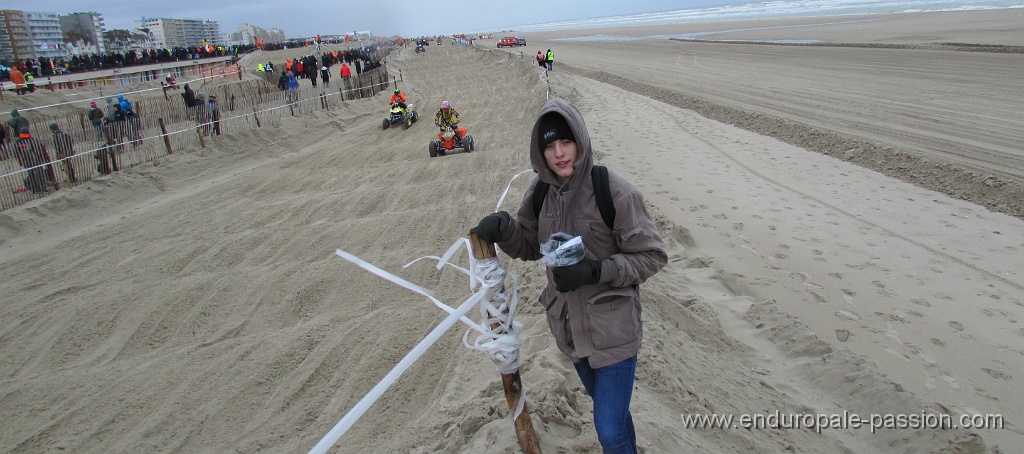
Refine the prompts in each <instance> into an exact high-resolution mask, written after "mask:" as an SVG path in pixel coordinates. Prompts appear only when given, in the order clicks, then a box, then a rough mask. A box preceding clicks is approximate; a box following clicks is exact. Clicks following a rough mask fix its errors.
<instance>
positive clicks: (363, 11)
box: [0, 0, 746, 38]
mask: <svg viewBox="0 0 1024 454" xmlns="http://www.w3.org/2000/svg"><path fill="white" fill-rule="evenodd" d="M2 1H3V5H2V6H0V8H3V9H15V10H24V11H32V12H51V13H57V14H68V13H78V12H96V13H100V14H101V15H102V16H103V21H104V23H106V28H107V29H108V30H111V29H129V30H131V29H134V27H135V21H137V20H139V19H140V18H142V17H149V18H174V19H201V20H212V21H216V22H218V23H219V24H220V30H221V33H231V32H234V31H235V30H236V29H237V28H238V26H239V25H241V24H244V23H249V24H253V25H257V26H260V27H263V28H272V27H276V28H280V29H282V30H284V32H285V35H287V36H288V37H289V38H298V37H307V36H315V35H317V34H321V35H332V34H341V33H346V32H352V31H370V32H372V33H373V34H375V35H381V36H390V35H401V36H407V37H412V36H420V35H440V34H443V35H448V34H452V33H462V32H473V31H481V30H495V29H496V30H503V29H508V28H510V27H512V26H515V25H527V24H537V23H542V22H553V21H559V20H569V19H583V18H590V17H603V16H615V15H621V14H633V13H644V12H655V11H667V10H675V9H689V8H702V7H705V6H709V5H720V4H730V3H733V4H735V3H746V2H745V1H742V0H688V1H678V0H677V1H672V0H625V1H615V2H608V1H601V0H513V1H508V0H498V1H494V0H448V1H445V0H441V1H432V0H418V1H408V0H390V1H389V0H382V1H372V0H371V1H360V2H352V1H344V2H343V1H331V0H326V1H325V0H284V1H282V0H213V1H209V0H205V1H197V0H181V1H176V0H127V1H124V0H122V1H110V0H2Z"/></svg>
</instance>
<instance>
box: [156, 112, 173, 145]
mask: <svg viewBox="0 0 1024 454" xmlns="http://www.w3.org/2000/svg"><path fill="white" fill-rule="evenodd" d="M159 120H160V133H161V135H163V138H164V145H165V146H167V154H174V150H173V149H171V137H170V136H168V135H167V126H165V125H164V118H163V117H160V118H159Z"/></svg>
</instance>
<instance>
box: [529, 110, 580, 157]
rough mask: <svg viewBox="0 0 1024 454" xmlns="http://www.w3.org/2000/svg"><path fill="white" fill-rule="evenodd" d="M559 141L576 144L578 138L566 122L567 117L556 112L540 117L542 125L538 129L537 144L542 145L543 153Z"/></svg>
mask: <svg viewBox="0 0 1024 454" xmlns="http://www.w3.org/2000/svg"><path fill="white" fill-rule="evenodd" d="M558 139H569V140H571V141H573V142H575V141H576V136H574V135H573V134H572V128H570V127H569V123H568V122H567V121H565V117H563V116H562V115H561V114H559V113H556V112H548V113H546V114H544V116H543V117H540V125H539V127H538V128H537V143H538V144H539V145H540V149H541V151H544V149H545V148H547V146H548V144H550V143H551V142H554V141H556V140H558Z"/></svg>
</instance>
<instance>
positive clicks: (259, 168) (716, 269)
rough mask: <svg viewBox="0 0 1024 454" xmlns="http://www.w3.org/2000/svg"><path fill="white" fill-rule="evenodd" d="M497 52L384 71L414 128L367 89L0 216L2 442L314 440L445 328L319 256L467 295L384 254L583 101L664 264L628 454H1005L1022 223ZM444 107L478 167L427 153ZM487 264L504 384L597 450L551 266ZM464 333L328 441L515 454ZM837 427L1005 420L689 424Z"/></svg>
mask: <svg viewBox="0 0 1024 454" xmlns="http://www.w3.org/2000/svg"><path fill="white" fill-rule="evenodd" d="M590 49H592V50H593V49H600V46H597V47H590ZM644 49H646V50H648V51H649V52H650V53H651V54H650V55H651V56H652V59H651V61H652V63H651V64H650V65H649V67H648V68H647V69H646V71H647V72H649V73H651V74H660V73H662V72H664V73H668V72H669V71H670V70H671V69H672V68H673V67H674V63H671V59H666V60H665V61H670V63H669V64H662V63H658V62H659V61H660V60H659V59H657V58H654V57H657V56H659V55H662V54H661V53H660V52H661V50H660V44H654V45H651V46H650V47H644ZM293 51H294V52H301V51H302V50H301V49H299V50H293ZM283 52H287V51H283ZM295 55H298V54H297V53H296V54H295ZM510 55H511V56H512V57H515V56H516V54H515V53H511V54H510V53H509V52H505V51H500V52H499V51H492V50H490V49H480V50H477V49H471V48H466V47H456V46H449V45H444V46H436V45H432V46H429V48H428V51H427V52H426V53H424V54H415V53H414V52H413V51H412V49H411V48H409V49H406V50H403V51H401V52H400V53H399V54H397V55H396V56H395V57H394V58H393V59H391V60H390V61H389V67H390V68H392V69H401V74H402V76H403V78H404V81H402V82H400V86H401V88H402V89H403V91H404V92H406V93H407V94H408V95H409V96H410V101H411V102H413V103H414V104H415V105H416V106H417V109H418V110H419V113H420V116H421V120H420V122H419V123H417V124H415V125H413V127H412V128H410V129H408V130H404V129H402V128H392V129H389V130H386V131H382V130H381V129H380V120H381V119H382V118H383V116H384V115H385V109H386V105H387V102H386V97H384V96H378V97H376V98H370V99H363V100H357V101H351V102H347V103H346V104H345V105H344V107H343V108H341V109H333V110H331V111H330V112H326V111H322V112H314V113H311V114H304V115H300V116H296V117H290V116H285V117H284V118H283V119H282V125H281V127H280V128H275V129H273V130H258V131H254V132H237V133H229V134H228V135H226V136H223V137H220V138H215V139H214V140H212V141H211V142H210V143H209V144H208V146H209V148H207V149H205V150H199V149H193V150H188V151H185V152H182V153H176V154H175V155H174V156H172V157H167V158H164V159H161V160H159V162H157V163H156V164H155V165H153V166H149V167H139V168H134V169H130V170H128V171H125V172H122V173H120V174H118V175H114V176H111V177H108V178H101V179H98V180H96V181H94V182H92V183H90V184H88V185H84V186H82V187H77V188H74V189H73V190H70V191H63V192H61V193H58V194H57V195H55V196H53V197H51V198H47V199H43V200H40V201H37V202H34V203H32V204H30V205H26V206H23V207H18V208H16V209H13V210H8V211H6V212H4V213H0V232H2V233H3V236H2V239H3V243H0V248H3V250H4V253H3V255H2V257H0V271H2V273H3V275H4V279H3V280H2V281H0V293H2V294H5V295H14V297H13V298H5V303H4V305H3V308H0V313H2V314H3V317H2V320H4V322H3V324H2V325H0V346H2V348H3V350H4V351H5V354H4V356H3V357H2V359H0V371H2V372H3V373H2V375H0V376H2V378H0V404H2V406H3V408H5V409H11V410H10V411H9V412H8V411H5V416H4V417H3V422H4V424H2V425H0V451H3V452H56V451H58V450H74V451H76V452H97V453H99V452H132V451H139V450H146V451H154V452H166V451H184V452H211V453H214V452H224V451H231V450H234V451H237V452H307V451H308V449H309V448H310V447H312V446H313V445H314V444H315V443H316V442H317V441H318V440H319V439H320V438H321V437H322V436H323V435H324V434H325V433H326V431H327V430H329V429H330V427H331V426H333V425H334V424H335V423H336V422H337V421H338V420H339V419H340V418H341V417H342V416H343V415H344V413H345V412H346V411H347V410H348V408H350V407H351V406H352V405H353V404H354V403H355V402H357V401H358V400H359V399H360V398H361V397H362V396H363V395H364V394H365V393H366V392H367V391H368V390H369V389H370V388H371V387H372V386H373V385H374V384H376V382H377V380H379V379H380V378H381V377H383V375H384V374H385V373H386V372H387V371H388V370H389V369H390V368H391V367H392V366H393V365H394V364H395V363H397V362H398V360H399V359H400V358H401V357H402V356H403V355H404V354H405V353H406V352H407V351H408V350H409V349H410V348H411V347H412V346H413V345H414V344H415V343H416V342H418V341H419V340H420V339H421V338H422V337H423V336H424V335H425V334H426V333H427V332H428V331H429V330H430V329H431V328H432V327H433V326H434V325H435V324H436V323H437V322H438V321H439V320H440V319H441V318H442V316H443V314H442V313H441V312H440V311H438V310H437V309H436V308H434V307H433V305H432V304H430V303H429V302H427V301H425V300H422V299H421V298H418V297H416V296H414V295H411V294H409V292H406V291H404V290H401V289H399V288H397V287H395V286H392V285H390V284H388V283H386V282H384V281H382V280H381V279H379V278H377V277H375V276H372V275H370V274H369V273H366V272H365V271H363V270H361V269H358V268H357V267H355V266H353V265H351V264H348V263H347V262H344V261H343V260H341V259H339V258H337V257H336V256H334V255H333V251H334V249H336V248H342V249H345V250H347V251H349V252H351V253H353V254H356V255H357V256H360V257H361V258H364V259H366V260H368V261H370V262H371V263H374V264H375V265H377V266H380V267H382V268H384V269H387V270H389V271H392V272H394V273H396V274H398V275H400V276H402V277H403V278H405V279H408V280H410V281H412V282H415V283H417V284H420V285H422V286H424V287H428V288H432V289H435V294H436V295H437V296H438V297H439V298H441V299H442V300H446V301H456V300H461V299H460V297H463V296H464V295H466V293H467V284H466V282H465V279H464V278H463V276H461V275H459V274H457V273H451V272H439V271H437V270H435V269H434V268H432V267H430V266H429V265H426V264H424V265H423V266H412V267H410V268H405V269H403V268H402V265H403V264H405V263H407V262H408V261H410V260H412V259H414V258H417V257H420V256H424V255H431V254H439V253H441V252H443V250H444V249H445V248H447V247H448V245H450V244H451V243H452V242H453V241H455V239H457V238H459V237H460V236H462V235H464V234H465V233H466V232H467V231H468V229H469V228H470V227H472V226H475V224H476V222H477V221H478V220H479V218H480V217H482V216H483V215H486V214H488V213H489V212H490V211H491V210H493V209H494V204H495V203H496V201H497V199H498V197H499V195H500V194H501V191H502V190H504V188H505V184H506V182H507V181H508V179H509V178H510V177H511V176H512V175H514V174H515V173H517V172H519V171H521V170H524V169H526V168H528V165H529V159H528V156H527V152H526V149H527V146H528V140H529V138H528V131H529V129H530V126H531V124H532V120H533V115H534V114H535V113H536V111H537V110H538V109H539V108H540V106H541V105H542V104H543V102H544V100H545V96H546V94H547V93H548V92H549V91H550V93H551V94H553V95H555V96H561V97H565V98H567V99H570V100H572V101H573V102H576V103H577V104H578V105H579V106H580V107H581V109H582V111H583V113H584V115H585V118H586V121H587V124H588V127H589V129H590V131H591V133H592V135H593V140H594V146H595V150H596V151H597V153H598V159H599V162H600V163H602V164H606V165H608V166H609V167H610V168H611V169H612V170H613V171H615V172H619V173H621V174H623V175H625V176H626V177H627V178H629V179H630V180H631V181H633V182H634V183H635V184H636V185H637V186H638V187H639V188H640V189H641V190H642V191H643V193H644V194H645V198H646V200H647V202H648V204H649V206H650V207H651V211H652V214H654V215H655V216H656V218H657V220H658V223H659V227H660V228H661V231H662V234H663V236H664V237H665V239H666V243H667V246H668V252H669V256H670V263H669V265H668V266H667V267H666V268H665V270H664V271H663V272H661V273H659V274H658V275H656V276H655V277H654V278H653V279H652V280H651V281H650V282H648V283H647V284H645V285H644V286H643V298H644V320H645V327H646V336H645V343H644V347H643V348H642V350H641V356H640V362H639V365H638V372H637V389H636V391H635V394H634V405H633V409H634V416H635V418H636V421H637V429H638V437H639V440H638V444H639V445H640V446H641V448H642V449H643V450H644V452H683V451H687V450H690V451H700V452H780V451H795V452H937V451H940V450H943V449H947V450H952V449H954V448H956V449H959V450H960V452H974V453H981V452H985V451H986V450H987V451H989V452H996V449H997V448H995V447H996V446H1000V445H1001V446H1003V449H1007V448H1009V447H1012V446H1013V445H1012V444H1011V443H1012V441H1013V440H1015V439H1017V438H1019V436H1020V433H1021V428H1020V427H1019V426H1018V425H1017V424H1016V421H1019V420H1020V417H1021V416H1022V415H1021V414H1020V409H1021V408H1024V405H1021V402H1019V401H1017V400H1016V399H1019V398H1016V397H1014V396H1016V395H1017V394H1018V393H1016V391H1015V390H1016V388H1018V387H1019V385H1018V382H1019V380H1020V379H1021V376H1022V374H1024V369H1021V367H1020V364H1021V362H1020V355H1021V352H1022V351H1024V345H1022V340H1021V331H1020V328H1019V327H1018V326H1017V321H1018V320H1019V318H1020V314H1021V309H1020V308H1021V307H1022V302H1021V300H1020V295H1021V293H1020V287H1021V285H1024V282H1022V281H1021V277H1020V276H1019V275H1018V274H1016V273H1017V272H1016V270H1019V269H1021V265H1022V264H1021V263H1019V262H1020V260H1021V259H1020V254H1018V253H1015V252H1017V251H1019V248H1021V247H1024V224H1022V223H1021V221H1020V219H1018V218H1014V217H1011V216H1007V215H1003V214H999V213H993V212H991V211H988V210H986V209H984V208H983V207H980V206H978V205H974V204H971V203H968V202H965V201H962V200H956V199H953V198H950V197H947V196H945V195H942V194H939V193H936V192H932V191H929V190H926V189H923V188H921V187H918V186H913V185H911V184H908V183H904V182H902V181H899V180H896V179H893V178H889V177H886V176H884V175H881V174H879V173H877V172H874V171H871V170H868V169H865V168H864V167H860V166H857V165H853V164H851V163H848V162H844V161H842V160H838V159H834V158H832V157H828V156H824V155H822V154H820V153H815V152H811V151H808V150H805V149H802V148H799V147H796V146H793V145H789V144H786V143H784V142H781V141H779V140H776V139H774V138H772V137H768V136H764V135H760V134H756V133H752V132H749V131H746V130H744V129H741V128H738V127H735V126H732V125H728V124H723V123H720V122H717V121H712V120H709V119H707V118H705V117H702V116H700V115H698V114H696V113H694V112H693V111H689V110H685V109H682V108H679V107H678V106H675V105H672V104H669V103H665V102H663V101H661V100H659V99H657V98H653V97H647V96H641V95H638V94H637V93H635V92H632V91H629V90H623V89H621V88H619V87H617V86H615V85H611V84H608V83H605V82H603V81H600V80H595V79H591V78H587V77H584V76H585V75H586V74H582V75H581V74H578V73H576V74H574V73H572V72H570V71H560V70H559V68H558V66H557V63H556V71H554V72H551V73H544V72H542V71H540V69H539V68H538V67H537V66H536V65H534V64H531V63H530V62H529V61H528V60H527V61H517V60H516V59H514V58H510ZM556 55H559V56H560V57H559V58H565V59H566V60H570V61H571V60H573V57H571V54H570V55H567V52H566V51H564V50H560V51H559V53H558V54H556ZM283 56H284V54H283V53H281V54H274V55H273V56H266V57H267V58H275V59H278V60H283V58H284V57H283ZM529 56H530V54H529V52H527V57H529ZM258 57H259V58H256V59H255V60H254V61H262V60H264V59H265V58H263V57H264V55H260V56H258ZM611 57H614V58H622V55H621V54H616V55H612V56H611ZM444 99H448V100H450V101H451V102H452V103H453V105H454V106H455V108H456V109H458V110H459V112H460V114H461V115H462V117H463V121H464V124H465V125H466V126H467V127H468V128H469V130H470V133H471V134H473V136H474V138H475V139H476V144H477V150H476V151H474V152H473V153H468V154H467V153H453V154H450V155H449V156H446V157H439V158H430V157H429V156H428V153H427V150H426V146H427V143H428V142H429V141H430V140H431V139H432V138H433V135H434V127H433V124H432V122H430V117H432V116H433V112H434V111H435V110H436V106H437V105H439V104H440V102H441V100H444ZM809 111H810V112H811V113H814V112H816V111H815V110H814V109H813V108H810V110H809ZM818 113H819V114H821V112H818ZM822 116H823V115H822ZM527 183H528V182H527V181H523V180H522V179H520V180H518V181H517V182H516V183H514V184H513V185H512V189H511V192H510V195H509V202H507V203H506V205H505V206H503V207H502V208H504V209H507V210H514V209H515V205H516V201H517V200H518V199H519V198H521V196H522V193H523V191H524V190H525V188H526V185H527ZM506 265H507V266H508V268H509V269H510V270H511V271H513V272H516V273H517V274H519V275H520V276H521V277H522V287H521V298H522V299H523V304H522V311H521V313H520V314H521V315H520V320H521V321H522V322H523V323H524V326H525V328H524V332H523V340H524V346H523V351H522V356H523V360H524V366H523V379H524V383H525V384H526V386H527V388H528V389H529V391H528V398H529V399H530V401H529V403H530V405H531V408H532V414H533V418H534V425H535V426H536V427H537V428H538V431H539V433H540V436H541V442H542V447H543V448H544V450H545V451H547V452H562V451H566V452H568V451H571V452H599V451H600V448H599V446H598V445H597V438H596V434H595V433H594V430H593V424H592V422H591V419H592V415H591V414H590V403H589V399H588V398H587V397H586V396H585V394H584V393H583V392H582V387H581V386H580V384H579V382H578V379H577V378H576V377H575V372H574V371H573V369H572V365H571V363H569V362H568V361H567V359H566V358H564V357H563V356H562V355H561V354H560V353H559V352H558V351H557V349H556V348H555V346H554V344H553V342H552V341H551V339H550V335H549V334H548V333H547V328H546V326H545V325H544V321H543V320H544V314H543V313H542V309H541V308H539V307H538V305H536V304H534V303H533V301H532V299H533V298H536V295H538V294H539V291H540V289H541V287H542V285H543V279H544V273H543V269H541V268H540V266H541V265H539V264H537V263H524V262H507V263H506ZM840 332H847V333H848V336H846V337H845V339H846V340H845V341H842V340H840V339H841V337H843V336H841V335H840V334H839V333H840ZM461 335H462V332H461V330H453V331H452V332H449V333H448V334H446V335H445V336H444V338H443V339H442V340H441V341H440V342H439V343H438V345H437V346H435V347H434V348H433V349H431V350H430V351H429V352H428V353H427V355H426V356H425V357H424V358H423V359H422V360H421V361H420V362H418V363H417V364H416V365H415V366H414V367H413V368H412V369H411V370H410V371H409V372H408V373H407V374H406V376H404V377H403V378H402V379H401V380H399V382H398V383H397V384H396V386H395V387H394V388H392V389H391V390H389V391H388V393H386V394H385V396H384V397H383V398H382V399H381V401H379V402H378V403H377V404H376V405H375V406H374V407H373V408H371V410H370V411H369V412H368V413H367V414H366V415H365V416H364V417H363V419H362V420H360V421H359V422H358V423H357V424H356V425H355V426H354V427H353V429H352V430H351V431H350V432H349V433H348V434H346V435H345V437H343V438H342V439H341V440H340V441H339V443H338V445H337V447H336V448H335V451H336V452H467V453H468V452H510V451H514V450H515V449H516V442H515V438H514V434H513V432H512V429H511V422H510V421H509V420H508V418H507V416H508V410H507V407H506V406H505V402H504V398H503V396H502V392H501V387H500V381H499V380H498V378H497V377H496V375H495V374H494V371H493V365H492V364H490V361H489V360H488V359H486V358H484V357H483V356H481V355H480V354H479V353H477V352H473V351H469V350H467V349H465V348H464V347H462V346H461V345H460V342H461ZM844 410H846V411H851V412H858V413H871V412H893V413H913V412H922V411H927V412H937V413H938V412H945V411H948V412H949V413H951V414H958V413H960V412H978V413H1000V414H1003V415H1004V416H1005V417H1006V421H1007V424H1008V427H1007V428H1006V429H999V430H978V431H961V430H945V431H932V430H888V431H880V432H879V433H877V434H874V435H873V434H870V433H869V432H868V431H867V430H866V429H859V430H826V431H823V432H822V433H821V434H818V433H815V431H813V430H808V429H799V430H784V429H755V430H706V429H687V428H684V427H683V425H682V421H681V415H682V414H710V413H721V414H735V415H739V414H744V413H747V414H751V413H769V412H772V411H782V412H787V413H837V412H841V411H844ZM971 433H977V434H980V435H981V437H983V438H984V442H982V441H981V439H979V438H977V437H975V436H973V435H971Z"/></svg>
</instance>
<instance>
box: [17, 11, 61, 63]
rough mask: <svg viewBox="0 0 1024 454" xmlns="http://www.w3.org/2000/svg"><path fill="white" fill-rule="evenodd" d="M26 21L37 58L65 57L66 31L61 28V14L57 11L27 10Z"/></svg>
mask: <svg viewBox="0 0 1024 454" xmlns="http://www.w3.org/2000/svg"><path fill="white" fill-rule="evenodd" d="M25 23H26V24H28V35H29V39H30V40H32V48H33V49H35V54H36V58H40V57H47V58H55V57H63V56H64V55H65V54H66V52H65V51H64V33H63V32H61V30H60V16H58V15H57V13H37V12H29V11H25Z"/></svg>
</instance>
